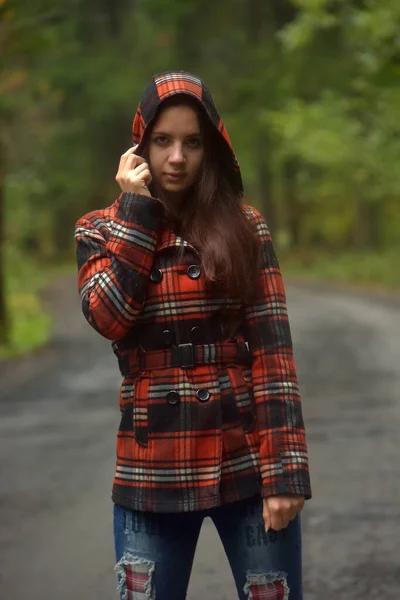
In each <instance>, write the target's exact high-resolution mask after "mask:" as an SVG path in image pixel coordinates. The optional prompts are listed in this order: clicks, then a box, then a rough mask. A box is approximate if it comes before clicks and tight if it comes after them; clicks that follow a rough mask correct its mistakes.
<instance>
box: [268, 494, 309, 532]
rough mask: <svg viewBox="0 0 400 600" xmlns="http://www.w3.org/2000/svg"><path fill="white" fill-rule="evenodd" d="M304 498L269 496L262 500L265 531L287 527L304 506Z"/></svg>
mask: <svg viewBox="0 0 400 600" xmlns="http://www.w3.org/2000/svg"><path fill="white" fill-rule="evenodd" d="M304 501H305V498H304V496H269V498H263V519H264V525H265V531H268V529H274V530H275V531H279V530H280V529H284V528H285V527H287V526H288V525H289V523H290V521H292V520H293V519H294V518H295V516H296V515H297V514H298V513H299V512H300V511H301V509H302V508H303V506H304Z"/></svg>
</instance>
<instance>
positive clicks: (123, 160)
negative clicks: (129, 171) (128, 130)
mask: <svg viewBox="0 0 400 600" xmlns="http://www.w3.org/2000/svg"><path fill="white" fill-rule="evenodd" d="M137 148H138V145H137V144H136V145H135V146H131V147H130V148H128V150H127V151H126V152H124V153H123V154H122V155H121V159H120V161H119V168H120V169H123V168H124V166H125V163H126V160H127V158H128V157H129V156H131V155H132V154H134V153H135V152H136V149H137Z"/></svg>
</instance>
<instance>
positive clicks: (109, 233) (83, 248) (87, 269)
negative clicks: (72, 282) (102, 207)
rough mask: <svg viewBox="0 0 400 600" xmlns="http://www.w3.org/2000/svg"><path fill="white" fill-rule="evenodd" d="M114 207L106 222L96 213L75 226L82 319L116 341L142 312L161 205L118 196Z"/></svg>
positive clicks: (123, 335) (124, 194) (160, 214)
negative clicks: (114, 212)
mask: <svg viewBox="0 0 400 600" xmlns="http://www.w3.org/2000/svg"><path fill="white" fill-rule="evenodd" d="M116 206H117V208H116V214H115V217H114V219H112V220H110V221H109V222H108V223H105V222H104V220H103V218H102V216H101V215H102V211H98V212H94V213H90V214H89V215H86V216H85V217H82V218H81V219H79V221H78V222H77V224H76V226H75V239H76V256H77V263H78V270H79V274H78V286H79V291H80V295H81V299H82V310H83V314H84V315H85V317H86V319H87V321H88V322H89V323H90V325H92V327H93V328H94V329H96V331H98V332H99V333H100V334H101V335H103V336H104V337H106V338H108V339H110V340H115V341H116V340H120V339H122V338H123V337H125V335H126V334H127V333H128V331H129V330H130V329H131V328H132V326H133V325H134V324H135V321H136V318H137V315H138V314H139V312H140V310H141V308H142V305H143V302H144V298H145V295H146V289H147V285H148V280H149V274H150V271H151V268H152V265H153V261H154V253H155V250H156V247H157V241H158V233H157V230H158V228H159V225H160V222H161V220H162V217H163V215H164V205H163V204H162V202H160V201H159V200H156V199H155V198H149V197H148V196H141V195H136V194H131V193H123V194H121V195H120V196H119V197H118V199H117V201H116Z"/></svg>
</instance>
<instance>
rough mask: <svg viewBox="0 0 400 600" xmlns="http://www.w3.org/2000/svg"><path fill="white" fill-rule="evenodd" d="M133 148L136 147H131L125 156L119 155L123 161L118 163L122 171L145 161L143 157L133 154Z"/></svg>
mask: <svg viewBox="0 0 400 600" xmlns="http://www.w3.org/2000/svg"><path fill="white" fill-rule="evenodd" d="M135 150H136V148H132V151H131V152H129V153H128V154H127V155H126V156H124V155H122V157H121V160H122V161H123V162H121V164H120V169H121V171H123V172H124V173H126V172H127V171H130V170H132V169H134V168H135V167H137V166H139V165H141V164H143V163H145V162H146V161H145V159H144V158H142V157H141V156H138V155H137V154H135Z"/></svg>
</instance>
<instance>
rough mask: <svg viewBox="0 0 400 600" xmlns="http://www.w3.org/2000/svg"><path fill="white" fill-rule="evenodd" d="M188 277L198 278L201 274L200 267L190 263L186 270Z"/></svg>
mask: <svg viewBox="0 0 400 600" xmlns="http://www.w3.org/2000/svg"><path fill="white" fill-rule="evenodd" d="M187 274H188V275H189V277H190V279H198V278H199V277H200V275H201V269H200V267H199V266H198V265H190V267H188V270H187Z"/></svg>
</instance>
